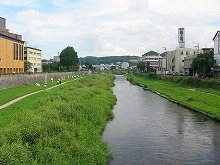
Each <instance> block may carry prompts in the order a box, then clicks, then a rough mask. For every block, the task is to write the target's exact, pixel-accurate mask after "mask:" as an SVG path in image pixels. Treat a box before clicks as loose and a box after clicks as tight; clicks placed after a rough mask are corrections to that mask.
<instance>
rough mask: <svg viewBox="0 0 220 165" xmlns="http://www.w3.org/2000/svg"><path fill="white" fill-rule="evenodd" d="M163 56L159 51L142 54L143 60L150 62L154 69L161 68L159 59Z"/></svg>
mask: <svg viewBox="0 0 220 165" xmlns="http://www.w3.org/2000/svg"><path fill="white" fill-rule="evenodd" d="M160 58H162V57H161V56H160V54H159V53H157V52H155V51H152V50H151V51H149V52H147V53H145V54H143V55H142V57H141V59H140V60H141V61H143V62H146V63H147V62H149V65H150V66H152V67H153V68H154V69H157V70H158V69H159V59H160Z"/></svg>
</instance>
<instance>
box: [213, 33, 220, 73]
mask: <svg viewBox="0 0 220 165" xmlns="http://www.w3.org/2000/svg"><path fill="white" fill-rule="evenodd" d="M213 41H214V58H215V61H216V63H215V66H214V70H213V71H214V76H217V77H220V30H218V31H217V32H216V34H215V36H214V38H213Z"/></svg>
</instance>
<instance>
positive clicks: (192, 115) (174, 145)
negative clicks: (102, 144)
mask: <svg viewBox="0 0 220 165" xmlns="http://www.w3.org/2000/svg"><path fill="white" fill-rule="evenodd" d="M113 91H114V94H115V95H116V96H117V100H118V101H117V104H116V105H115V107H114V110H113V112H114V119H113V120H112V121H110V122H109V123H108V124H107V126H106V129H105V131H104V133H103V138H104V140H105V141H107V142H108V143H109V145H110V148H111V151H112V155H113V158H112V159H111V160H110V162H109V164H110V165H145V164H146V165H148V164H149V165H154V164H155V165H163V164H177V165H179V164H199V165H203V164H204V165H208V164H210V165H213V164H216V165H217V164H218V165H219V164H220V122H216V121H214V120H212V119H210V118H208V117H206V116H204V115H201V114H199V113H197V112H194V111H192V110H188V109H186V108H183V107H181V106H179V105H177V104H175V103H172V102H170V101H168V100H166V99H165V98H162V97H160V96H158V95H156V94H154V93H151V92H150V91H145V90H143V89H142V88H141V87H138V86H135V85H132V84H130V83H129V82H128V81H127V80H126V78H125V77H124V76H116V80H115V87H114V88H113Z"/></svg>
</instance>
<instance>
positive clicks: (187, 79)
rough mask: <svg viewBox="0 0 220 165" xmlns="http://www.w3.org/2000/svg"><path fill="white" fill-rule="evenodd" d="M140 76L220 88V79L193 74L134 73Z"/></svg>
mask: <svg viewBox="0 0 220 165" xmlns="http://www.w3.org/2000/svg"><path fill="white" fill-rule="evenodd" d="M134 75H136V76H139V77H145V78H150V79H159V80H165V81H169V82H174V83H179V84H182V85H187V86H192V87H199V88H212V89H217V90H219V89H220V79H214V78H203V79H202V78H195V77H192V76H172V75H158V74H156V73H153V72H152V73H134Z"/></svg>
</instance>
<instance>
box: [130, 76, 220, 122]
mask: <svg viewBox="0 0 220 165" xmlns="http://www.w3.org/2000/svg"><path fill="white" fill-rule="evenodd" d="M127 78H128V80H129V81H130V82H131V83H133V84H136V85H139V86H142V87H144V88H146V89H149V90H151V91H153V92H156V93H158V94H160V95H162V96H164V97H166V98H168V99H169V100H171V101H174V102H176V103H178V104H181V105H184V106H186V107H188V108H190V109H193V110H196V111H198V112H201V113H203V114H205V115H208V116H210V117H212V118H214V119H216V120H220V102H219V100H220V90H215V89H208V88H192V86H191V85H186V84H181V83H177V82H172V81H167V80H166V81H165V80H162V79H155V78H149V77H148V78H147V77H146V76H144V77H140V76H134V75H127Z"/></svg>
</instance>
